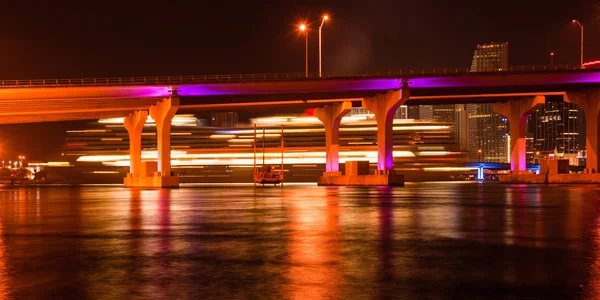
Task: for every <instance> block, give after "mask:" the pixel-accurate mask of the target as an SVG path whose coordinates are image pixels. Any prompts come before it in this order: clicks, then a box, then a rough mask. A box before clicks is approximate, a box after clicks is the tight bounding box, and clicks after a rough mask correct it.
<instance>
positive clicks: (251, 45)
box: [0, 0, 600, 159]
mask: <svg viewBox="0 0 600 300" xmlns="http://www.w3.org/2000/svg"><path fill="white" fill-rule="evenodd" d="M6 2H7V3H3V6H2V9H1V10H0V45H2V47H0V65H2V66H3V67H2V68H0V78H4V79H30V78H65V77H106V76H154V75H203V74H234V73H235V74H239V73H274V72H303V71H304V40H303V36H300V35H299V34H298V33H297V31H296V26H297V24H298V23H300V22H301V21H303V20H308V21H312V23H311V24H310V26H309V27H310V29H312V31H311V33H310V35H309V39H310V41H309V47H310V49H309V51H310V53H309V55H310V57H311V59H310V66H309V68H310V70H311V71H312V72H315V71H317V67H318V66H317V49H318V48H317V29H318V25H319V24H318V23H319V18H320V16H321V15H322V14H323V13H329V14H330V15H331V17H332V19H331V22H329V23H327V24H326V25H325V26H324V30H323V72H333V73H336V72H353V71H356V72H364V71H378V70H379V71H388V70H396V71H397V70H400V69H405V70H406V69H433V68H445V67H446V68H467V67H469V66H470V63H471V58H472V55H473V50H474V48H475V46H476V45H477V44H483V43H489V42H492V41H508V42H509V65H513V66H515V65H532V64H549V53H550V52H551V51H554V52H555V59H554V62H555V63H556V64H578V63H579V29H578V27H577V26H576V25H574V24H572V23H571V20H572V19H578V20H579V21H580V22H581V23H582V24H583V25H584V26H585V38H586V42H585V52H586V54H585V59H584V60H585V61H589V60H596V59H600V42H598V39H596V38H595V37H597V36H599V34H600V1H598V0H569V1H541V0H521V1H512V0H511V1H506V0H505V1H483V0H479V1H471V0H461V1H451V0H418V1H401V0H371V1H365V0H362V1H359V0H345V1H326V0H320V1H291V0H286V1H174V0H170V1H152V0H147V1H91V0H89V1H81V0H79V1H32V0H22V1H6ZM9 2H12V3H9ZM80 124H82V123H81V122H68V123H53V124H34V125H31V124H24V125H10V126H8V125H3V126H0V139H1V140H0V153H2V154H0V158H2V159H11V158H12V157H11V156H13V155H14V156H15V157H16V156H17V155H19V154H25V155H27V156H28V158H31V159H50V158H51V157H49V155H48V154H47V153H56V149H57V147H58V146H59V145H60V141H58V142H57V141H56V140H57V139H60V137H61V136H62V133H63V132H64V130H65V129H67V128H70V127H77V126H80Z"/></svg>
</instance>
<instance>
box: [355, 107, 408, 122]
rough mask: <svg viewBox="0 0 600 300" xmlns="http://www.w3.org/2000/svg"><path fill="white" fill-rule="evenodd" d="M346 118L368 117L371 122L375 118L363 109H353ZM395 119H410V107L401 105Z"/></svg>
mask: <svg viewBox="0 0 600 300" xmlns="http://www.w3.org/2000/svg"><path fill="white" fill-rule="evenodd" d="M346 116H347V117H352V116H366V117H367V118H368V119H369V120H371V119H374V118H375V116H373V114H372V113H371V112H370V111H369V110H368V109H366V108H363V107H353V108H352V109H351V110H350V111H349V112H348V114H347V115H346ZM394 119H410V118H409V117H408V106H406V105H401V106H400V107H399V108H398V110H396V113H394Z"/></svg>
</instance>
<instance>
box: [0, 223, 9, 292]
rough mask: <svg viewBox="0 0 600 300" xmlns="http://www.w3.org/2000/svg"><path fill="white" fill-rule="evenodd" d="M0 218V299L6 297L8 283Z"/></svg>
mask: <svg viewBox="0 0 600 300" xmlns="http://www.w3.org/2000/svg"><path fill="white" fill-rule="evenodd" d="M1 221H2V218H0V299H8V296H9V291H10V285H9V277H8V270H7V269H6V268H7V267H6V259H7V257H6V246H5V245H4V238H3V234H4V230H3V226H2V222H1Z"/></svg>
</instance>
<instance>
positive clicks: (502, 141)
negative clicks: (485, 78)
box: [466, 42, 510, 163]
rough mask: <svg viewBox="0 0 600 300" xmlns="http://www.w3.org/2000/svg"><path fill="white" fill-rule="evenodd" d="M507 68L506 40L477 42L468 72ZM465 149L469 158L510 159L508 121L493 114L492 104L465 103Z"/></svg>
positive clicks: (503, 160) (501, 160) (484, 159)
mask: <svg viewBox="0 0 600 300" xmlns="http://www.w3.org/2000/svg"><path fill="white" fill-rule="evenodd" d="M507 68H508V42H506V43H491V44H484V45H477V48H476V49H475V52H474V54H473V61H472V63H471V72H497V71H505V70H506V69H507ZM466 113H467V119H468V120H467V127H468V129H467V131H468V141H467V150H468V151H469V157H470V158H471V159H473V160H480V161H487V162H499V163H506V162H509V161H510V151H509V147H510V141H509V140H508V120H507V119H506V118H505V117H503V116H501V115H499V114H497V113H495V112H494V109H493V104H491V103H485V104H467V105H466Z"/></svg>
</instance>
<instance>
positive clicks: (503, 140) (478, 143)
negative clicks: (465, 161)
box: [467, 103, 509, 163]
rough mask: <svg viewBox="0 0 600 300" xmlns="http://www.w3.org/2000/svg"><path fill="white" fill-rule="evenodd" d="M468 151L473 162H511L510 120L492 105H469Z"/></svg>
mask: <svg viewBox="0 0 600 300" xmlns="http://www.w3.org/2000/svg"><path fill="white" fill-rule="evenodd" d="M467 114H468V118H469V119H468V132H469V140H468V151H469V157H470V158H471V159H473V160H480V161H486V162H498V163H507V162H509V152H508V151H507V149H508V147H509V144H508V142H509V141H508V138H507V136H508V120H507V119H506V118H505V117H502V116H500V115H498V114H497V113H494V109H493V106H492V105H491V104H488V103H485V104H468V105H467Z"/></svg>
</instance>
